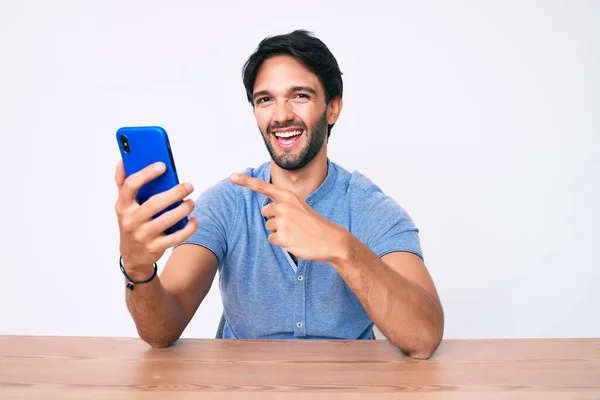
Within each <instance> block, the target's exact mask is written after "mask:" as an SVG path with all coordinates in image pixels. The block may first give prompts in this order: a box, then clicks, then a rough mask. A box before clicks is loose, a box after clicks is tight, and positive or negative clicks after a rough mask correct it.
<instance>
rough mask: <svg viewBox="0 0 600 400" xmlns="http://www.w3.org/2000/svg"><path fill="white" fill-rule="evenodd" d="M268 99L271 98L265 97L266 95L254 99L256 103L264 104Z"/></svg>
mask: <svg viewBox="0 0 600 400" xmlns="http://www.w3.org/2000/svg"><path fill="white" fill-rule="evenodd" d="M269 100H271V98H270V97H266V96H265V97H261V98H259V99H258V100H256V104H264V103H266V102H267V101H269Z"/></svg>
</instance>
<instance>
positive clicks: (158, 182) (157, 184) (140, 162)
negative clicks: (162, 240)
mask: <svg viewBox="0 0 600 400" xmlns="http://www.w3.org/2000/svg"><path fill="white" fill-rule="evenodd" d="M117 142H118V144H119V150H120V152H121V158H122V159H123V166H124V167H125V175H126V176H129V175H131V174H134V173H136V172H138V171H140V170H142V169H144V168H145V167H147V166H148V165H150V164H153V163H155V162H158V161H161V162H162V163H164V164H165V165H166V167H167V168H166V171H165V172H164V173H163V174H162V175H160V176H159V177H157V178H155V179H154V180H152V181H150V182H148V183H146V184H144V185H143V186H142V187H141V188H140V190H139V191H138V193H137V195H136V200H137V202H138V204H143V203H144V202H145V201H147V200H148V199H149V198H150V197H152V196H154V195H156V194H158V193H162V192H164V191H167V190H169V189H171V188H173V187H174V186H176V185H178V184H179V178H178V177H177V169H176V168H175V161H174V159H173V152H172V151H171V145H170V144H169V137H168V135H167V132H166V131H165V130H164V129H163V128H162V127H160V126H133V127H122V128H119V129H118V130H117ZM182 202H183V201H181V200H179V201H177V202H175V203H173V204H171V205H170V206H168V207H167V208H165V209H164V210H162V211H160V212H158V213H157V214H156V215H154V216H153V218H156V217H158V216H160V215H161V214H163V213H165V212H167V211H169V210H172V209H173V208H175V207H177V206H179V205H180V204H181V203H182ZM187 222H188V218H187V217H184V218H183V219H182V220H180V221H178V222H177V223H176V224H175V225H173V226H171V227H169V228H168V229H167V230H165V234H171V233H174V232H177V231H178V230H180V229H182V228H183V227H185V225H186V224H187Z"/></svg>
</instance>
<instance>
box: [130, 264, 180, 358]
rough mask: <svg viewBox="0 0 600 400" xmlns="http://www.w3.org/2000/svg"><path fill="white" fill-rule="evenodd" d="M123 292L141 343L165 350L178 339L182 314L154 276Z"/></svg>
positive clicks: (157, 277) (158, 279)
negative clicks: (146, 281)
mask: <svg viewBox="0 0 600 400" xmlns="http://www.w3.org/2000/svg"><path fill="white" fill-rule="evenodd" d="M132 279H137V278H135V277H132ZM140 279H143V278H140ZM125 291H126V294H125V296H126V297H125V298H126V302H127V308H128V309H129V312H130V314H131V316H132V318H133V320H134V323H135V326H136V328H137V332H138V334H139V335H140V337H141V338H142V339H143V340H144V341H146V342H147V343H148V344H150V345H151V346H153V347H166V346H169V345H170V344H172V343H173V342H174V341H176V340H177V339H179V337H180V335H181V333H182V332H183V329H184V328H185V322H184V316H183V311H182V309H181V307H180V306H178V305H177V303H176V302H175V301H174V300H173V298H172V297H171V296H170V295H169V294H168V293H167V292H166V290H165V288H164V287H163V285H162V284H161V281H160V278H159V276H158V275H157V276H156V277H154V279H153V280H152V281H150V282H148V283H145V284H137V285H135V286H134V290H132V291H131V290H129V289H126V290H125Z"/></svg>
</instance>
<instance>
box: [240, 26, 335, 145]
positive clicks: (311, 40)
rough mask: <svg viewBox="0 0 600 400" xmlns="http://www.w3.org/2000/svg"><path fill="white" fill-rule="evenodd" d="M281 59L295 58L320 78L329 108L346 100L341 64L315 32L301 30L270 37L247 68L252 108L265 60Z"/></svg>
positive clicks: (246, 78)
mask: <svg viewBox="0 0 600 400" xmlns="http://www.w3.org/2000/svg"><path fill="white" fill-rule="evenodd" d="M279 55H289V56H292V57H295V58H296V59H297V60H299V61H301V62H302V63H304V64H305V65H306V66H307V67H308V69H310V70H311V71H312V72H313V73H314V74H315V75H317V77H318V78H319V80H320V81H321V84H322V85H323V87H324V89H325V103H326V104H329V101H330V100H331V99H333V98H336V97H342V92H343V86H344V85H343V83H342V71H340V68H339V66H338V63H337V60H336V59H335V57H334V56H333V54H332V53H331V51H329V49H328V48H327V46H326V45H325V43H323V42H322V41H321V40H320V39H318V38H316V37H315V36H314V35H313V34H312V33H311V32H308V31H306V30H303V29H298V30H295V31H293V32H291V33H287V34H284V35H277V36H270V37H266V38H265V39H263V40H262V41H261V42H260V43H259V44H258V47H257V48H256V50H255V52H254V53H253V54H252V55H251V56H250V57H249V58H248V60H247V61H246V63H245V64H244V68H243V72H242V77H243V81H244V87H245V88H246V96H247V97H248V101H249V102H250V104H254V102H253V98H252V93H253V90H254V81H255V80H256V75H257V74H258V70H259V68H260V66H261V65H262V63H263V62H264V61H265V60H267V59H269V58H271V57H274V56H279ZM332 127H333V124H331V125H329V126H328V130H327V137H329V135H331V128H332Z"/></svg>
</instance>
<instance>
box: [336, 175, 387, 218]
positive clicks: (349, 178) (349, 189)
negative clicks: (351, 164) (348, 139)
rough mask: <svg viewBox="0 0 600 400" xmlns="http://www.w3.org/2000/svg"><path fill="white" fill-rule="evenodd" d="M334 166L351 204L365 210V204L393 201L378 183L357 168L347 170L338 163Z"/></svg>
mask: <svg viewBox="0 0 600 400" xmlns="http://www.w3.org/2000/svg"><path fill="white" fill-rule="evenodd" d="M336 168H337V170H338V179H339V180H340V181H341V183H342V184H343V185H345V189H346V195H347V196H349V199H350V202H351V205H354V204H358V205H360V207H359V209H360V210H362V211H367V210H366V209H365V208H366V207H365V206H366V205H369V206H375V203H382V202H383V203H386V202H391V203H395V201H394V200H393V199H392V198H391V197H390V196H389V195H387V194H386V193H385V192H384V191H383V189H382V188H381V187H380V186H379V185H377V184H376V183H375V182H374V181H373V180H372V179H371V178H369V177H368V176H366V175H364V174H363V173H362V172H360V171H357V170H354V171H352V172H349V171H348V170H346V169H344V168H342V167H340V166H339V165H336ZM353 208H354V207H353Z"/></svg>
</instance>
